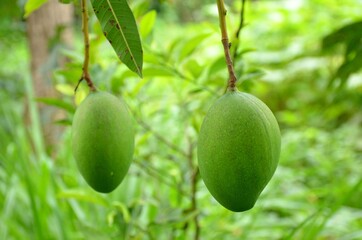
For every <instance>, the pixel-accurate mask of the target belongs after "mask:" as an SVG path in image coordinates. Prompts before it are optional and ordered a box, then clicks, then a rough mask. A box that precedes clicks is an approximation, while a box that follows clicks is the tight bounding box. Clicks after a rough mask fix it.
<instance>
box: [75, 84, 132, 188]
mask: <svg viewBox="0 0 362 240" xmlns="http://www.w3.org/2000/svg"><path fill="white" fill-rule="evenodd" d="M72 148H73V156H74V158H75V160H76V162H77V166H78V169H79V171H80V173H81V174H82V176H83V177H84V179H85V180H86V182H87V183H88V184H89V185H90V186H91V187H92V188H93V189H94V190H96V191H98V192H102V193H109V192H111V191H113V190H114V189H115V188H116V187H117V186H118V185H119V184H120V183H121V182H122V180H123V178H124V176H125V175H126V173H127V171H128V169H129V167H130V165H131V162H132V156H133V150H134V130H133V121H132V118H131V116H130V114H129V112H128V109H127V106H126V104H125V103H124V102H123V101H120V100H119V99H118V98H116V97H115V96H113V95H112V94H110V93H106V92H99V91H95V92H91V93H90V94H89V95H88V96H87V97H86V99H85V100H84V101H83V102H82V103H81V104H80V105H79V107H78V108H77V110H76V112H75V115H74V119H73V124H72Z"/></svg>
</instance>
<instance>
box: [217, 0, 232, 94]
mask: <svg viewBox="0 0 362 240" xmlns="http://www.w3.org/2000/svg"><path fill="white" fill-rule="evenodd" d="M217 9H218V12H219V22H220V29H221V42H222V45H223V47H224V53H225V59H226V64H227V67H228V71H229V81H228V89H229V91H236V86H235V85H236V80H237V79H236V76H235V71H234V66H233V61H232V60H231V57H230V42H229V38H228V33H227V28H226V20H225V16H226V13H227V11H226V9H225V5H224V0H217Z"/></svg>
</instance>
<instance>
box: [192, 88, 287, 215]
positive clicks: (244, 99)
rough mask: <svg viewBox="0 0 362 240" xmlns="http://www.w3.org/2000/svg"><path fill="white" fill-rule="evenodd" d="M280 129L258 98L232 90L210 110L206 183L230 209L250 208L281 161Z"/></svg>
mask: <svg viewBox="0 0 362 240" xmlns="http://www.w3.org/2000/svg"><path fill="white" fill-rule="evenodd" d="M280 147H281V141H280V130H279V126H278V123H277V121H276V119H275V117H274V115H273V113H272V112H271V111H270V109H269V108H268V107H267V106H266V105H265V104H264V103H263V102H262V101H261V100H259V99H258V98H256V97H254V96H252V95H250V94H247V93H242V92H238V91H229V92H227V93H226V94H225V95H224V96H222V97H221V98H220V99H218V101H217V102H216V103H215V104H214V105H213V106H212V107H211V108H210V110H209V112H208V113H207V115H206V117H205V119H204V122H203V123H202V126H201V129H200V134H199V140H198V163H199V169H200V174H201V177H202V179H203V180H204V183H205V185H206V187H207V188H208V190H209V191H210V193H211V194H212V195H213V197H214V198H215V199H216V200H217V201H218V202H219V203H220V204H221V205H223V206H224V207H225V208H227V209H229V210H231V211H234V212H242V211H246V210H249V209H251V208H252V207H253V206H254V204H255V202H256V200H257V199H258V197H259V195H260V193H261V192H262V191H263V189H264V188H265V186H266V185H267V184H268V182H269V180H270V179H271V177H272V176H273V174H274V172H275V170H276V168H277V165H278V161H279V154H280Z"/></svg>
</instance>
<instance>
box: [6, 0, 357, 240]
mask: <svg viewBox="0 0 362 240" xmlns="http://www.w3.org/2000/svg"><path fill="white" fill-rule="evenodd" d="M129 2H130V4H131V7H132V10H133V11H134V14H135V16H136V19H137V22H138V24H139V25H138V26H139V30H140V33H141V36H142V42H143V47H144V59H145V62H144V78H143V79H140V78H138V77H137V76H136V75H135V74H134V73H131V72H130V71H129V70H127V68H126V67H125V66H123V65H122V63H120V62H119V60H118V59H117V57H116V55H115V54H114V53H113V50H112V48H111V46H110V44H109V43H108V42H107V41H106V40H105V38H104V37H103V35H102V31H101V29H100V26H99V23H98V22H97V20H96V18H95V17H94V15H93V14H92V12H91V46H92V47H91V75H92V77H93V80H94V82H95V84H96V85H97V86H98V88H100V89H101V90H105V91H110V92H112V93H114V94H115V95H117V96H122V98H123V99H124V100H125V101H126V102H127V103H128V105H129V109H130V111H131V112H132V114H133V115H134V118H135V126H137V136H136V150H135V155H134V162H133V164H132V166H131V168H130V170H129V173H128V175H127V176H126V178H125V179H124V181H123V183H122V184H121V185H120V186H119V187H118V189H117V190H116V191H114V192H112V193H111V194H108V195H104V194H99V193H96V192H94V191H93V190H92V189H90V187H88V186H87V184H86V183H85V181H84V180H83V179H82V177H81V176H80V174H79V172H78V170H77V168H76V165H75V161H74V159H73V157H72V153H71V145H70V136H71V131H70V130H71V129H70V123H71V121H72V116H73V113H74V110H75V108H76V105H77V104H79V102H80V101H81V100H82V99H83V98H84V97H85V96H86V94H87V91H88V89H87V87H86V86H85V84H84V85H81V87H80V89H79V90H78V92H77V94H76V95H74V87H75V85H76V84H77V82H78V80H79V78H80V75H81V66H82V61H83V45H82V35H81V21H80V8H79V3H77V2H75V3H74V4H75V12H74V18H75V21H74V26H73V34H74V42H73V46H72V47H71V48H67V47H64V46H63V45H62V44H60V43H59V44H57V42H56V41H55V42H52V44H51V45H49V46H50V51H52V50H54V49H56V51H57V55H52V56H53V57H57V56H59V55H61V56H63V57H66V58H67V59H68V60H67V63H66V64H65V65H64V66H63V67H59V66H58V65H56V64H46V66H45V67H46V68H48V69H49V70H50V71H51V73H52V74H51V80H52V84H53V88H54V89H56V91H57V92H58V95H57V97H54V98H46V99H44V98H42V99H39V98H41V97H42V96H35V94H34V88H35V87H37V86H34V85H33V84H32V81H31V75H30V65H29V62H30V58H31V56H30V55H29V49H28V43H27V41H28V40H27V35H26V33H25V32H26V31H25V25H26V22H25V21H24V19H23V15H24V10H23V9H24V4H25V1H1V2H0V51H1V58H0V66H1V67H0V127H1V128H0V208H1V211H0V220H1V223H2V224H1V228H0V239H226V240H229V239H230V240H232V239H328V240H333V239H343V240H352V239H361V238H362V167H361V166H362V128H361V126H362V110H361V105H362V72H361V70H360V69H361V67H362V18H361V14H360V12H361V11H360V10H361V9H362V1H361V0H345V1H343V2H342V1H334V0H293V1H286V0H285V1H283V0H275V1H266V0H265V1H264V0H253V1H246V9H245V26H244V27H243V29H242V31H241V34H240V36H239V39H236V38H235V32H236V30H237V28H238V26H239V22H240V10H241V2H242V1H241V0H229V1H226V4H227V8H228V15H227V22H228V25H229V35H230V39H231V41H232V44H233V45H232V50H234V49H235V46H237V52H236V54H235V56H236V59H235V62H234V63H235V67H236V73H237V76H238V78H239V80H240V81H238V88H239V89H240V90H242V91H246V92H250V93H252V94H254V95H255V96H257V97H258V98H260V99H262V100H263V101H264V102H265V103H266V104H267V105H268V106H269V107H270V108H271V109H272V111H273V112H274V114H275V115H276V117H277V119H278V121H279V124H280V127H281V131H282V152H281V158H280V164H279V167H278V169H277V171H276V173H275V175H274V177H273V179H272V180H271V182H270V183H269V185H268V186H267V188H266V189H265V190H264V192H263V193H262V195H261V196H260V198H259V200H258V202H257V204H256V206H255V207H254V208H253V209H252V210H250V211H247V212H244V213H233V212H230V211H228V210H226V209H224V208H222V207H221V206H220V205H219V204H218V203H217V202H216V201H215V200H214V199H213V198H212V196H211V195H210V194H209V193H208V191H207V189H206V187H205V185H204V184H203V182H202V180H201V179H200V177H199V175H198V172H197V159H196V143H197V134H198V131H199V128H200V125H201V122H202V120H203V117H204V116H205V114H206V112H207V110H208V108H209V107H210V106H211V105H212V103H213V102H214V101H215V100H216V99H217V98H218V97H219V96H221V95H222V94H223V92H224V91H225V86H226V80H227V71H226V67H225V62H224V56H223V51H222V46H221V43H220V34H219V27H218V18H217V8H216V2H215V1H211V0H203V1H201V0H198V1H196V0H183V1H178V0H164V1H160V0H153V1H146V0H133V1H129ZM50 63H51V61H50ZM40 102H45V103H47V104H48V105H50V106H51V107H52V108H54V109H55V110H57V111H61V112H62V116H63V118H62V119H60V120H59V121H57V122H56V123H53V124H54V125H59V124H61V125H62V126H63V130H62V131H61V135H59V136H58V139H59V140H58V142H57V143H56V144H55V146H48V145H47V143H46V142H44V140H43V137H42V136H43V133H42V128H41V116H39V112H38V110H37V107H36V106H37V104H39V103H40ZM25 116H28V117H27V118H29V119H30V121H24V119H25V118H26V117H25ZM197 232H199V236H197Z"/></svg>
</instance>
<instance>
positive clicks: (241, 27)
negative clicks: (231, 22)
mask: <svg viewBox="0 0 362 240" xmlns="http://www.w3.org/2000/svg"><path fill="white" fill-rule="evenodd" d="M245 2H246V0H241V11H240V22H239V27H238V29H237V30H236V32H235V38H236V39H238V40H239V35H240V32H241V30H242V29H243V27H244V20H245V17H244V16H245ZM238 42H239V41H238ZM238 48H239V44H236V45H235V48H234V54H233V62H235V61H236V59H237V57H238Z"/></svg>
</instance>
